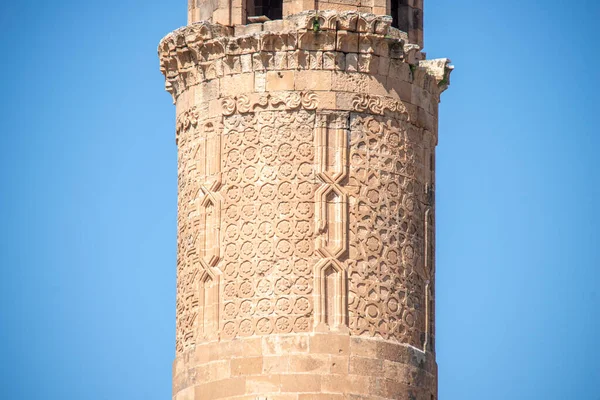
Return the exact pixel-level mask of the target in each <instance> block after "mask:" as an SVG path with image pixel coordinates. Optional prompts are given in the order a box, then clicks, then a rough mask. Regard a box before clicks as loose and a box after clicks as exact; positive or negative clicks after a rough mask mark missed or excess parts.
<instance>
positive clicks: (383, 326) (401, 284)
mask: <svg viewBox="0 0 600 400" xmlns="http://www.w3.org/2000/svg"><path fill="white" fill-rule="evenodd" d="M359 100H360V99H359ZM362 100H364V99H362ZM362 100H361V101H362ZM363 103H366V105H365V106H364V107H363V106H362V105H361V104H363ZM363 103H361V102H359V101H357V104H358V105H361V107H363V108H364V109H366V108H369V109H370V108H374V109H375V110H381V108H378V107H379V105H378V104H379V103H377V102H376V101H372V102H370V101H364V102H363ZM394 107H395V108H396V110H399V108H398V107H397V106H394ZM363 108H361V109H363ZM381 114H383V111H381V112H380V113H379V115H372V114H365V113H352V114H351V117H350V120H351V122H350V136H351V137H350V154H349V157H348V158H349V163H350V174H349V183H348V185H347V188H348V191H349V195H350V205H349V217H350V221H349V225H350V229H349V232H350V233H349V234H350V236H349V244H350V245H349V257H348V260H347V271H348V290H349V294H348V303H349V305H348V307H349V328H350V331H351V332H352V333H353V334H356V335H369V336H375V337H382V338H385V339H391V340H397V341H399V342H402V343H406V344H410V345H412V346H414V347H417V348H421V347H422V346H423V343H424V336H425V330H426V327H425V319H426V316H425V313H426V311H425V285H426V283H425V280H426V276H425V272H424V271H423V263H424V260H423V256H422V255H423V240H424V238H423V236H424V226H423V222H424V213H423V211H424V206H423V204H422V203H423V199H424V188H423V187H424V184H423V179H422V176H423V173H424V172H423V160H422V157H421V156H420V154H423V153H424V152H423V151H422V150H423V149H422V146H423V145H422V142H423V140H422V136H423V134H422V130H419V129H417V128H416V127H414V126H413V125H411V124H407V123H405V122H403V121H401V120H399V119H396V118H388V117H385V116H383V115H381Z"/></svg>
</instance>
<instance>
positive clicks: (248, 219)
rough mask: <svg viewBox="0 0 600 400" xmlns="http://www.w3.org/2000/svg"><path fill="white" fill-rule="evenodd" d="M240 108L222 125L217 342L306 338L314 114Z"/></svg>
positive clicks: (242, 102)
mask: <svg viewBox="0 0 600 400" xmlns="http://www.w3.org/2000/svg"><path fill="white" fill-rule="evenodd" d="M246 101H247V99H240V100H239V104H238V106H241V108H238V110H239V111H240V113H232V115H227V116H226V117H225V119H224V132H223V156H222V157H223V186H222V189H221V194H222V226H223V231H222V240H223V241H222V245H221V247H222V249H223V250H222V261H221V264H220V265H221V266H222V271H223V276H222V279H223V283H222V285H223V308H222V310H223V313H222V314H223V315H222V323H223V326H222V331H221V338H223V339H232V338H235V337H244V336H252V335H267V334H270V333H290V332H308V331H310V330H311V329H312V314H313V304H314V303H313V282H314V280H313V266H314V265H315V264H316V261H317V259H316V256H315V246H314V238H315V229H314V224H313V221H314V219H315V213H314V211H315V206H314V201H315V189H316V187H317V185H318V183H317V180H316V179H315V169H314V165H315V157H316V156H315V146H314V143H315V139H314V133H315V131H314V126H315V113H314V112H313V111H307V110H303V109H294V110H292V111H289V110H260V111H257V112H250V111H249V110H250V107H249V106H248V105H247V104H246ZM285 104H286V103H285V102H282V103H279V102H278V103H277V105H281V106H282V107H283V106H285ZM290 104H292V105H294V106H295V107H296V108H298V107H299V101H298V102H292V103H290Z"/></svg>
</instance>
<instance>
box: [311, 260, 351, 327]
mask: <svg viewBox="0 0 600 400" xmlns="http://www.w3.org/2000/svg"><path fill="white" fill-rule="evenodd" d="M315 277H316V278H315V280H316V282H315V303H316V307H315V325H316V328H317V330H331V329H340V328H342V327H345V326H346V325H347V322H346V320H347V312H346V308H347V307H346V304H347V300H346V290H347V288H346V271H345V270H344V268H343V265H342V264H341V263H340V262H339V261H337V260H335V259H328V260H321V261H320V262H319V263H318V264H317V265H316V266H315Z"/></svg>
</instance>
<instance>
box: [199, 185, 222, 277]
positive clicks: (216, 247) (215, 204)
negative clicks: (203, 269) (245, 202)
mask: <svg viewBox="0 0 600 400" xmlns="http://www.w3.org/2000/svg"><path fill="white" fill-rule="evenodd" d="M220 204H221V202H220V201H219V200H218V199H217V198H216V196H215V195H213V194H211V193H208V194H206V195H205V196H204V198H203V199H202V202H201V203H200V208H201V212H200V213H201V215H202V226H201V227H200V232H201V235H202V236H203V240H202V241H201V246H202V248H201V251H200V254H202V258H203V260H204V262H205V263H206V264H207V265H209V266H211V267H212V266H215V265H217V263H218V262H219V258H220V256H221V245H220V232H221V215H220V214H221V213H220Z"/></svg>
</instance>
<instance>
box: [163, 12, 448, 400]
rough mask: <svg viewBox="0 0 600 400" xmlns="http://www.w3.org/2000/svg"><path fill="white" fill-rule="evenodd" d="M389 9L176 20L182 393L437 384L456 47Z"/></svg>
mask: <svg viewBox="0 0 600 400" xmlns="http://www.w3.org/2000/svg"><path fill="white" fill-rule="evenodd" d="M391 23H392V20H391V18H390V17H387V16H375V15H372V14H363V13H359V12H356V11H346V12H338V11H304V12H301V13H299V14H295V15H291V16H288V17H285V18H284V19H283V20H277V21H267V22H264V23H258V24H252V25H246V26H243V25H238V26H235V27H229V26H223V25H219V24H214V23H211V22H200V23H196V24H192V25H188V26H187V27H184V28H181V29H178V30H176V31H174V32H173V33H171V34H169V35H168V36H166V37H165V38H164V39H163V40H162V41H161V44H160V46H159V54H160V59H161V69H162V71H163V73H164V74H165V76H166V79H167V90H168V91H169V92H171V93H172V95H173V98H174V101H175V104H176V112H177V136H176V142H177V146H178V160H179V161H178V165H179V166H178V182H179V200H178V201H179V208H178V255H177V333H176V353H177V356H176V360H175V362H174V367H173V397H174V399H177V400H191V399H268V400H276V399H282V400H284V399H285V400H288V399H289V400H292V399H294V400H300V399H306V400H308V399H324V400H325V399H407V400H408V399H411V400H433V399H437V366H436V362H435V333H434V327H435V318H434V309H435V306H434V295H435V284H434V282H435V281H434V274H435V257H434V248H435V244H434V243H435V229H434V226H435V205H434V200H435V198H434V192H435V173H434V172H435V146H436V143H437V110H438V102H439V96H440V94H441V92H442V91H443V90H444V89H445V88H446V87H447V85H448V80H449V73H450V71H451V67H449V65H448V63H449V61H448V60H446V59H441V60H431V61H426V60H422V58H423V55H422V53H420V52H419V47H418V46H415V45H410V44H407V41H408V37H407V35H406V34H405V33H403V32H401V31H399V30H397V29H395V28H392V27H391Z"/></svg>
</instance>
